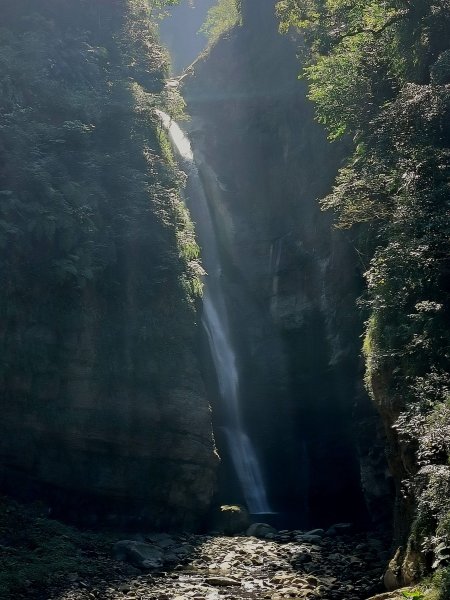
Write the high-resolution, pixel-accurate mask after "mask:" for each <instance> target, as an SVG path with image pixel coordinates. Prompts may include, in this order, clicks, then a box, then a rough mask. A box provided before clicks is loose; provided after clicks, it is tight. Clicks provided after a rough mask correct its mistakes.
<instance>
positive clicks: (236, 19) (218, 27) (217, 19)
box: [200, 0, 241, 45]
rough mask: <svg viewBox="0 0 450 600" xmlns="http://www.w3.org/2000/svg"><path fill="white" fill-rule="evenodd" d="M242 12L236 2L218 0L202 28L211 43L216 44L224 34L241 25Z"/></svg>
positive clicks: (232, 0) (201, 31)
mask: <svg viewBox="0 0 450 600" xmlns="http://www.w3.org/2000/svg"><path fill="white" fill-rule="evenodd" d="M240 18H241V17H240V11H239V8H238V2H237V1H236V0H217V4H215V5H214V6H212V7H211V8H210V9H209V11H208V14H207V15H206V20H205V22H204V23H203V25H202V26H201V28H200V33H203V34H204V35H205V36H206V37H207V38H208V41H209V44H210V45H211V44H214V43H215V42H216V41H217V40H218V39H219V38H220V37H221V36H222V35H224V33H226V32H227V31H229V30H230V29H231V28H233V27H234V26H235V25H237V24H238V23H240Z"/></svg>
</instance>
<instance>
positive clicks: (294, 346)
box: [184, 0, 390, 525]
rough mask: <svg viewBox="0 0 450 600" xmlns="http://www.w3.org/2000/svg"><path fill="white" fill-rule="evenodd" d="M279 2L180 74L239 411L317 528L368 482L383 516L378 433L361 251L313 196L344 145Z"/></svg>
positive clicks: (247, 10)
mask: <svg viewBox="0 0 450 600" xmlns="http://www.w3.org/2000/svg"><path fill="white" fill-rule="evenodd" d="M273 4H274V3H273V2H271V1H270V0H268V1H267V2H264V3H263V5H261V3H258V10H256V7H255V6H254V5H253V4H252V3H251V2H248V3H246V2H243V17H244V19H243V23H244V24H243V26H242V27H240V28H236V29H235V30H233V31H232V32H230V33H229V34H228V35H227V36H226V37H225V38H224V39H222V40H220V41H219V42H218V44H216V45H215V46H214V47H213V48H211V50H210V52H209V54H208V55H207V56H206V57H204V58H201V59H199V60H198V61H197V62H196V63H194V65H193V67H192V68H191V70H190V72H189V74H188V76H187V77H186V78H185V79H184V95H185V98H186V99H187V101H188V106H189V111H190V113H191V115H192V122H191V136H192V139H193V143H194V147H195V151H196V155H197V161H198V162H199V163H200V170H201V173H202V176H203V179H204V183H205V187H206V188H207V190H208V195H209V198H210V201H211V205H212V209H213V212H214V215H215V222H216V230H217V235H218V237H219V239H220V244H221V249H222V253H223V258H224V263H225V265H226V268H225V270H224V273H223V276H224V277H225V278H226V280H227V289H229V290H230V299H229V309H230V312H231V315H232V319H233V321H234V325H235V332H236V341H237V345H238V347H239V350H240V357H241V364H242V373H243V377H242V380H243V381H244V387H245V389H244V390H243V394H242V395H243V403H244V411H245V412H246V419H247V424H248V428H249V431H250V432H251V434H252V435H253V438H254V439H255V443H256V445H257V446H258V450H259V453H260V456H261V457H262V462H263V465H265V470H266V477H267V480H268V481H269V494H270V496H271V499H272V503H273V507H274V509H275V510H279V511H284V512H291V513H296V514H297V519H300V521H301V522H303V523H305V524H311V525H315V524H320V523H323V522H324V521H327V520H336V519H339V520H342V519H348V520H355V518H356V519H360V520H364V519H365V511H366V507H365V506H364V502H363V495H362V491H361V490H362V487H364V491H365V499H366V506H367V507H368V508H369V510H370V512H372V514H373V515H378V517H380V516H381V520H383V519H384V518H386V514H387V513H389V509H387V510H382V511H381V510H380V506H383V505H385V504H386V499H387V498H389V495H390V489H389V486H390V483H389V478H388V476H387V473H386V468H385V465H384V460H383V441H382V434H381V433H380V432H379V431H377V429H378V428H379V427H378V421H377V417H375V415H374V413H373V411H372V409H371V406H370V403H369V401H368V399H367V397H366V395H365V393H364V391H363V386H362V384H361V383H358V382H360V381H361V379H362V377H361V365H360V361H359V358H358V354H359V347H360V339H359V335H360V332H361V321H360V319H359V316H358V314H357V312H356V311H355V301H356V298H357V296H358V294H359V291H360V281H359V268H358V264H357V258H356V256H355V255H354V253H353V251H352V240H351V239H350V238H349V237H348V236H347V235H345V234H344V233H342V232H337V231H335V230H333V228H332V222H331V218H330V217H329V216H327V215H324V214H323V213H321V212H320V210H319V206H318V202H317V199H318V198H320V197H323V196H324V195H325V194H326V192H327V191H328V190H329V189H330V186H331V184H332V181H333V178H334V175H335V173H336V170H337V167H338V165H339V163H340V159H341V156H342V155H343V152H344V151H345V150H344V148H343V147H336V146H331V145H330V144H329V143H328V142H327V140H326V139H325V135H324V132H323V131H322V130H321V129H320V128H319V127H318V126H317V125H316V124H315V123H314V120H313V114H312V107H311V106H310V105H309V103H308V102H307V100H306V90H305V87H304V85H303V83H301V82H299V81H298V80H297V74H298V63H297V59H296V51H295V43H293V42H292V40H290V39H288V38H284V37H282V36H280V35H279V34H278V32H277V26H276V20H275V17H274V14H273ZM262 32H263V35H262ZM216 419H217V420H218V425H219V426H220V414H218V415H216ZM357 421H360V422H361V423H362V424H363V427H362V428H361V427H360V428H358V427H355V423H356V422H357ZM218 431H219V433H218V437H219V440H220V429H219V428H218ZM358 432H359V433H358ZM369 440H370V441H369ZM224 462H225V464H226V462H227V461H226V456H225V460H224ZM361 481H362V482H363V486H362V485H361ZM388 505H389V503H388V504H387V506H388Z"/></svg>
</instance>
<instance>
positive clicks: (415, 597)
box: [402, 590, 425, 600]
mask: <svg viewBox="0 0 450 600" xmlns="http://www.w3.org/2000/svg"><path fill="white" fill-rule="evenodd" d="M402 596H403V597H404V598H410V599H411V600H425V596H424V595H423V593H422V592H420V591H419V590H413V591H406V592H405V591H403V592H402Z"/></svg>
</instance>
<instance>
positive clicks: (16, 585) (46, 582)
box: [0, 498, 115, 598]
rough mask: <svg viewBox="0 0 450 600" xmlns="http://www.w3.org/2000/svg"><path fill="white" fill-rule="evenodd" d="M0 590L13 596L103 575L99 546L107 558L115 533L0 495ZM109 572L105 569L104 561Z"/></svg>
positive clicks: (43, 590)
mask: <svg viewBox="0 0 450 600" xmlns="http://www.w3.org/2000/svg"><path fill="white" fill-rule="evenodd" d="M0 538H1V540H2V541H1V553H0V595H1V597H2V598H13V597H15V595H16V594H21V593H25V594H26V595H27V596H29V597H32V594H33V593H36V592H37V591H38V590H40V591H41V593H42V594H44V593H45V589H46V588H48V586H55V585H58V584H61V583H63V582H64V581H67V577H68V576H70V575H73V574H75V573H77V574H78V575H79V576H80V577H86V576H89V575H92V574H94V573H95V574H96V575H100V574H101V573H100V572H99V567H98V565H94V563H93V561H92V554H93V553H94V552H95V553H96V554H98V555H99V556H102V557H103V559H104V558H106V557H107V556H108V555H109V553H110V548H111V545H112V542H113V541H115V539H114V538H113V537H112V536H108V535H105V534H103V535H95V534H91V533H84V532H80V531H77V530H76V529H73V528H71V527H67V526H65V525H63V524H62V523H59V522H58V521H52V520H50V519H47V518H46V517H45V511H44V510H43V508H40V507H39V506H32V507H27V508H25V507H23V506H21V505H19V504H17V503H15V502H12V501H10V500H7V499H6V498H0ZM104 574H105V575H107V571H106V566H105V573H104Z"/></svg>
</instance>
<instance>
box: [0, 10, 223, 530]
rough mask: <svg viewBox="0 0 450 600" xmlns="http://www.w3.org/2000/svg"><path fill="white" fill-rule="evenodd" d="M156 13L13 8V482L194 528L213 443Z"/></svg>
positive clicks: (87, 511)
mask: <svg viewBox="0 0 450 600" xmlns="http://www.w3.org/2000/svg"><path fill="white" fill-rule="evenodd" d="M146 11H147V9H146V4H145V2H136V1H133V2H131V1H130V2H128V1H117V2H114V3H104V2H100V1H99V2H89V3H85V2H83V1H81V0H80V1H79V2H53V1H51V0H50V1H42V2H41V1H39V2H34V1H33V2H27V1H26V0H21V1H20V2H17V3H15V4H14V6H12V5H11V6H9V7H8V8H7V10H5V12H4V17H3V22H2V27H3V28H2V34H1V39H0V62H1V71H2V74H4V77H3V82H2V86H1V87H0V95H1V106H2V109H1V112H0V120H1V128H2V131H3V135H2V141H1V143H0V195H1V208H0V211H1V219H2V220H1V226H0V229H1V231H0V238H1V239H0V246H1V250H0V252H1V255H2V264H3V266H2V276H1V277H2V285H1V292H0V307H1V314H2V325H1V329H0V343H1V352H2V370H1V375H0V389H1V394H0V398H1V407H2V408H1V410H2V419H1V423H0V487H1V489H2V491H8V492H11V493H13V494H15V495H20V496H21V497H26V498H36V497H37V498H44V499H46V500H47V501H48V504H49V506H50V507H51V509H52V510H53V512H54V513H55V512H56V513H60V514H63V515H65V516H67V515H69V516H70V517H71V518H73V519H76V520H79V521H83V522H87V523H91V524H95V523H99V522H105V521H106V522H108V523H110V524H114V523H122V524H124V523H136V524H138V523H141V524H142V523H144V522H146V523H147V524H149V525H151V526H153V527H161V528H162V527H165V528H171V527H195V526H196V525H197V524H198V522H199V519H200V518H201V515H203V513H204V512H205V511H206V510H207V508H208V506H209V503H210V500H211V497H212V495H213V492H214V485H215V483H214V482H215V468H216V464H217V457H216V455H215V450H214V442H213V438H212V431H211V416H210V409H209V406H208V403H207V401H206V399H205V394H204V389H203V385H202V382H201V378H200V374H199V369H198V365H197V359H196V354H195V351H194V346H195V341H196V329H195V322H196V314H195V309H194V305H195V294H194V293H193V289H194V288H195V285H196V280H195V277H196V276H195V273H194V271H195V268H196V267H195V245H194V242H193V239H192V232H191V230H190V226H189V222H188V217H187V215H186V212H185V210H184V208H183V205H182V203H181V201H180V199H179V197H178V195H177V191H176V189H177V187H178V186H179V183H178V182H177V180H176V177H175V174H174V172H173V169H172V168H171V167H170V165H169V162H168V160H167V158H164V156H167V154H165V153H166V150H165V149H164V148H165V147H166V145H167V143H166V142H165V141H164V139H163V137H162V133H161V131H160V130H159V129H158V125H157V121H156V119H155V118H154V116H153V108H154V106H164V101H163V96H164V77H165V76H166V71H165V67H164V61H163V58H162V54H161V51H160V49H159V47H158V45H157V43H156V41H155V39H154V37H153V35H152V34H151V25H150V24H149V22H148V17H147V12H146ZM23 15H27V16H26V18H24V17H23ZM193 248H194V250H193Z"/></svg>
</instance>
